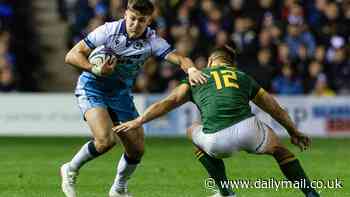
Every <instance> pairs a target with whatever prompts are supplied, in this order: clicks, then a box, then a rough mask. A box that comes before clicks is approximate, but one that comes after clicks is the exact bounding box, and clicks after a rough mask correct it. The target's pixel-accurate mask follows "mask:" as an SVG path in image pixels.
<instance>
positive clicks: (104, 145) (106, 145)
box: [95, 138, 115, 153]
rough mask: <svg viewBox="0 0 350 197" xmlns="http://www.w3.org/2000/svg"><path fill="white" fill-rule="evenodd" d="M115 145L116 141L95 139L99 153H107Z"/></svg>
mask: <svg viewBox="0 0 350 197" xmlns="http://www.w3.org/2000/svg"><path fill="white" fill-rule="evenodd" d="M114 145H115V142H114V140H112V139H109V138H106V139H95V146H96V150H97V151H98V152H99V153H104V152H107V151H108V150H109V149H111V148H112V147H113V146H114Z"/></svg>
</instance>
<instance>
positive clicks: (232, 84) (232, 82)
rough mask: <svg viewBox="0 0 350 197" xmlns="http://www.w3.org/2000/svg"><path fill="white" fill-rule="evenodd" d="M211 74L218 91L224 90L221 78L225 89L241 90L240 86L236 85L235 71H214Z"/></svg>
mask: <svg viewBox="0 0 350 197" xmlns="http://www.w3.org/2000/svg"><path fill="white" fill-rule="evenodd" d="M210 74H211V75H212V76H213V77H214V81H215V84H216V89H218V90H220V89H222V80H221V78H222V79H223V82H224V87H225V88H239V85H238V84H237V83H236V81H237V75H236V73H235V72H234V71H231V70H221V71H220V72H219V71H212V72H210ZM220 76H221V77H220Z"/></svg>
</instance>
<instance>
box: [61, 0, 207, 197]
mask: <svg viewBox="0 0 350 197" xmlns="http://www.w3.org/2000/svg"><path fill="white" fill-rule="evenodd" d="M153 11H154V7H153V4H152V3H151V2H150V1H149V0H129V2H128V8H127V10H126V12H125V17H124V19H121V20H118V21H115V22H111V23H105V24H104V25H102V26H100V27H98V28H97V29H95V30H94V31H93V32H91V33H90V34H89V35H88V36H87V37H86V38H85V39H84V40H82V41H80V42H79V43H78V44H77V45H75V46H74V47H73V48H72V49H71V50H70V51H69V52H68V53H67V55H66V59H65V61H66V63H67V64H70V65H73V66H75V67H77V68H79V69H82V70H84V71H83V73H82V74H81V75H80V77H79V80H78V83H77V87H76V90H75V94H76V96H77V98H78V104H79V107H80V108H81V111H82V114H83V116H84V119H85V120H86V121H87V123H88V125H89V127H90V129H91V131H92V135H93V137H94V140H91V141H89V142H87V143H86V144H85V145H84V146H83V147H82V148H81V149H80V150H79V151H78V153H77V154H76V155H75V156H74V157H73V159H72V160H71V161H69V162H67V163H65V164H63V165H62V167H61V176H62V190H63V192H64V193H65V195H66V196H67V197H76V196H77V194H76V191H75V187H74V186H75V181H76V177H77V175H78V171H79V169H80V168H81V167H82V166H83V165H84V164H85V163H87V162H88V161H90V160H93V159H95V158H96V157H98V156H99V155H101V154H103V153H105V152H107V151H108V150H109V149H111V148H112V147H113V146H114V145H115V143H116V138H117V136H115V134H114V133H113V132H112V127H113V126H114V125H116V124H118V123H120V122H126V121H129V120H132V119H134V118H136V117H137V116H138V113H137V111H136V109H135V106H134V103H133V97H132V96H131V88H132V86H133V81H135V78H136V75H137V73H138V71H139V70H140V67H141V66H142V65H143V64H144V62H145V61H146V60H147V59H148V58H149V57H150V56H154V57H156V58H157V59H159V60H167V61H169V62H171V63H174V64H176V65H179V66H181V68H182V69H183V70H184V71H185V72H186V73H188V75H189V79H190V82H191V83H192V84H203V83H206V78H205V77H204V75H203V74H202V72H201V71H199V70H197V69H196V68H195V67H194V66H193V62H192V61H191V60H190V59H189V58H186V57H183V56H180V55H178V54H177V53H176V52H175V51H174V49H173V48H172V47H171V46H170V45H169V44H168V43H167V42H166V41H165V40H164V39H162V38H161V37H159V36H157V35H156V33H155V31H154V30H152V29H151V28H149V27H148V25H149V24H150V23H151V16H152V13H153ZM100 46H104V47H105V48H107V49H108V50H110V51H111V52H112V53H113V54H114V55H115V56H116V57H117V64H110V63H109V62H107V63H106V64H105V65H103V66H102V69H94V68H95V67H94V66H93V65H92V64H90V63H89V61H88V58H87V57H88V56H89V54H90V53H91V51H92V50H93V49H95V48H97V47H100ZM118 137H119V139H120V141H121V142H122V144H123V146H124V148H125V153H124V154H123V155H122V157H121V159H120V161H119V163H118V167H117V174H116V178H115V181H114V182H113V184H112V187H111V189H110V191H109V196H110V197H118V196H131V195H130V193H129V192H128V188H127V181H128V179H129V178H130V176H131V175H132V173H133V172H134V171H135V169H136V167H137V165H138V164H139V163H140V160H141V158H142V155H143V153H144V132H143V129H142V128H138V129H136V130H135V131H134V132H128V133H124V132H123V133H120V134H118ZM97 176H98V175H97Z"/></svg>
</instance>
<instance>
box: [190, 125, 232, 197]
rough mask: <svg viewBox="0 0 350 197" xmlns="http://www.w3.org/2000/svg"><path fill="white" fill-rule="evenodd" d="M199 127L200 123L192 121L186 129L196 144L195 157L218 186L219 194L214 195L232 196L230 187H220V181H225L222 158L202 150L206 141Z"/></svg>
mask: <svg viewBox="0 0 350 197" xmlns="http://www.w3.org/2000/svg"><path fill="white" fill-rule="evenodd" d="M201 128H202V126H201V125H200V124H198V123H194V124H193V125H192V126H191V127H190V128H188V129H187V136H188V138H189V139H190V140H191V141H193V142H194V144H195V146H196V149H195V155H196V158H197V159H198V161H199V162H200V163H201V164H202V165H203V167H204V168H205V169H206V170H207V172H208V174H209V176H210V177H211V178H213V179H214V181H215V183H216V185H217V186H218V188H219V192H220V195H219V194H216V196H233V195H234V192H233V191H232V189H231V188H226V187H221V185H222V184H221V183H223V181H227V176H226V170H225V164H224V161H223V160H222V159H217V158H215V157H213V156H210V155H209V154H207V153H206V152H205V151H203V150H202V148H200V146H201V147H203V146H205V145H204V144H205V143H206V142H205V141H206V140H205V139H204V138H205V137H204V136H202V135H201V134H200V133H199V132H201ZM197 144H198V145H197ZM201 144H202V145H201ZM203 149H204V148H203Z"/></svg>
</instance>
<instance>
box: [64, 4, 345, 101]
mask: <svg viewBox="0 0 350 197" xmlns="http://www.w3.org/2000/svg"><path fill="white" fill-rule="evenodd" d="M154 4H155V5H156V11H155V13H154V16H153V18H154V20H153V24H152V27H153V28H155V29H156V30H157V32H158V34H160V35H161V36H162V37H164V38H165V39H167V40H168V41H169V42H170V43H171V44H173V46H174V47H175V48H176V49H177V52H178V53H180V54H182V55H185V56H189V57H191V58H192V59H193V60H194V62H195V63H196V65H197V66H198V67H205V66H206V62H207V57H208V53H209V52H210V50H211V49H212V48H214V47H219V46H222V45H224V44H225V43H226V42H227V41H228V40H230V39H231V40H233V41H234V42H235V43H236V46H237V48H238V51H239V54H240V55H239V58H238V59H237V65H238V67H239V69H241V70H243V71H245V72H247V73H249V74H250V75H252V76H253V77H254V78H255V79H256V80H257V81H258V82H259V83H260V84H261V85H262V86H263V87H264V88H265V89H267V90H269V91H271V92H273V93H275V94H281V95H298V94H313V95H317V96H333V95H336V94H338V95H342V94H349V93H350V83H349V82H348V79H350V58H349V53H350V51H349V48H350V47H349V46H350V45H349V43H350V37H349V35H350V1H349V0H336V1H333V0H256V1H248V0H168V1H163V0H154ZM59 5H60V6H59V12H60V16H61V18H62V20H66V21H67V22H68V23H69V24H70V30H69V35H68V39H67V40H68V41H67V45H68V46H69V47H71V46H73V45H74V44H75V43H76V42H78V41H79V40H81V39H82V38H84V37H85V36H86V35H87V33H88V32H90V31H92V30H93V29H95V28H96V27H97V26H99V25H101V24H103V23H104V22H105V21H113V20H117V19H119V18H121V17H123V14H124V11H125V7H126V1H125V0H59ZM182 77H184V73H183V72H182V71H181V70H179V69H178V68H176V67H174V66H173V65H171V64H169V63H166V62H161V63H160V62H157V61H156V60H154V59H150V60H149V61H148V62H147V63H146V64H145V66H144V69H143V71H142V73H141V74H140V75H139V77H138V78H137V81H136V86H135V91H136V92H149V93H156V92H165V91H168V90H171V89H172V88H174V87H176V85H177V84H178V83H179V80H181V78H182ZM160 81H161V82H162V83H159V82H160Z"/></svg>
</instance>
